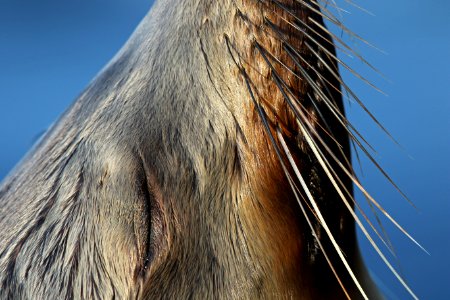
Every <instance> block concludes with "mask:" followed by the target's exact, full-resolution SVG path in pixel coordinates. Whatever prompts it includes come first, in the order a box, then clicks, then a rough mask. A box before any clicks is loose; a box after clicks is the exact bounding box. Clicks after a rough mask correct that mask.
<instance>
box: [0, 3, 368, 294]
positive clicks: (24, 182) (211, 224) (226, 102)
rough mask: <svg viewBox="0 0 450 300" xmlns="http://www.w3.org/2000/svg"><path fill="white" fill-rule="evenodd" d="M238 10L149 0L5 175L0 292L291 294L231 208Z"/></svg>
mask: <svg viewBox="0 0 450 300" xmlns="http://www.w3.org/2000/svg"><path fill="white" fill-rule="evenodd" d="M235 5H236V4H235V2H234V1H232V0H223V1H206V0H164V1H162V0H160V1H157V3H156V4H155V5H154V7H153V9H152V10H151V12H150V13H149V14H148V15H147V16H146V18H145V19H144V20H143V22H142V23H141V24H140V26H139V27H138V29H137V30H136V32H135V33H134V34H133V36H132V37H131V38H130V40H129V41H128V42H127V44H126V45H125V46H124V48H123V49H122V50H121V51H120V53H119V54H118V55H117V56H116V57H115V58H114V59H113V60H112V61H111V63H110V64H109V65H108V66H107V67H106V68H105V69H104V70H103V71H102V72H101V73H100V74H99V75H98V76H97V78H95V79H94V80H93V82H92V83H91V84H90V85H89V86H88V88H87V89H86V90H85V91H84V92H83V93H82V95H81V96H80V97H79V98H78V99H77V100H76V101H75V102H74V104H73V105H72V106H71V107H70V108H69V109H68V110H67V111H66V112H65V113H64V115H63V116H62V117H61V119H60V120H59V121H58V122H57V123H56V124H55V125H54V126H53V127H52V128H51V129H50V130H49V131H48V132H47V133H46V134H45V136H44V137H43V138H42V140H41V141H40V142H39V143H38V144H37V145H36V146H35V147H34V149H33V150H32V151H30V153H29V154H28V155H27V156H26V158H24V160H23V161H22V162H21V163H20V164H19V165H18V166H17V167H16V168H15V170H14V171H12V172H11V173H10V175H9V176H8V177H7V178H6V179H5V180H4V181H3V183H2V184H1V186H0V201H1V202H0V203H1V205H0V228H1V230H0V298H1V299H73V298H75V299H90V298H92V299H110V298H118V299H128V298H136V299H138V298H149V299H156V298H167V299H185V298H196V299H213V298H234V299H243V298H294V297H295V298H296V297H298V294H295V293H293V294H290V291H279V290H273V291H271V290H269V289H268V288H267V286H270V284H268V282H271V281H272V280H273V279H272V278H271V270H270V269H268V268H267V266H266V265H264V264H262V263H260V262H259V261H258V260H257V259H256V258H255V257H254V255H255V254H254V252H253V250H251V249H249V247H251V242H249V240H248V239H247V235H249V234H250V235H252V234H254V233H249V232H246V231H245V230H243V228H242V224H241V219H240V218H242V216H241V215H240V214H239V212H238V210H239V206H240V201H241V200H242V199H241V198H242V196H243V194H245V192H246V191H245V189H243V186H244V185H245V184H244V183H242V182H243V181H245V176H249V175H248V174H243V173H242V169H241V168H240V164H241V162H240V160H241V159H242V157H241V153H240V151H241V149H239V145H238V142H237V141H238V140H242V139H245V137H244V136H242V132H241V122H242V120H243V118H244V117H245V116H243V115H242V114H241V109H240V105H238V104H239V101H246V102H249V103H250V102H251V99H250V98H249V94H248V90H247V88H246V86H245V84H244V83H243V82H242V81H241V80H239V79H238V78H236V76H235V75H233V71H234V69H235V62H234V61H233V58H232V56H230V55H229V49H227V47H226V46H225V41H224V34H229V33H228V32H226V31H227V30H228V28H230V26H229V23H230V22H231V20H232V19H233V16H234V14H235V11H236V6H235ZM205 18H207V19H209V20H212V22H206V23H205ZM344 143H345V141H344ZM161 195H162V196H161ZM161 197H163V198H164V199H162V200H161ZM158 201H164V202H165V203H166V204H167V203H169V204H170V205H167V207H168V208H167V207H165V208H164V209H166V211H161V210H162V208H161V207H159V206H158V205H159V204H158V203H160V202H158ZM168 211H169V215H170V216H171V218H170V219H164V218H165V217H166V214H167V213H168ZM255 230H256V229H255ZM348 230H350V231H352V230H354V229H353V226H350V227H349V229H348ZM305 234H306V235H309V232H307V231H306V233H305ZM311 239H312V238H311ZM267 243H270V241H267ZM261 246H262V248H264V246H265V245H264V243H263V244H262V245H261ZM267 246H270V245H267ZM356 253H357V250H356ZM354 257H355V261H356V262H355V265H357V266H360V267H359V268H361V269H360V270H359V271H358V272H357V273H358V274H360V276H361V277H366V276H367V274H365V271H364V270H363V266H362V263H361V262H360V261H359V254H355V256H354ZM302 276H306V277H307V276H309V275H308V274H305V275H301V274H299V277H302ZM365 280H367V282H369V280H368V278H366V279H365ZM367 286H370V283H367ZM312 289H313V290H315V292H314V293H317V290H320V287H319V288H317V287H313V288H312ZM325 289H326V288H325ZM333 289H335V287H333ZM314 293H313V292H311V291H309V290H308V289H307V288H305V290H304V295H303V296H302V297H304V298H309V297H311V295H313V294H314ZM354 293H356V292H352V294H354ZM373 293H375V292H373Z"/></svg>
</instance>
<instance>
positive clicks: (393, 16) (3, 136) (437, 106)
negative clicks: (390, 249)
mask: <svg viewBox="0 0 450 300" xmlns="http://www.w3.org/2000/svg"><path fill="white" fill-rule="evenodd" d="M338 2H339V3H342V2H343V1H338ZM151 4H152V1H151V0H78V1H56V0H41V1H35V0H33V1H32V0H22V1H17V0H1V1H0V179H1V178H3V177H4V176H5V175H6V174H7V172H8V171H9V170H10V169H11V168H12V167H13V166H14V165H15V164H16V163H17V162H18V160H19V159H20V158H21V157H22V156H23V155H24V154H25V152H26V151H27V149H29V148H30V147H31V145H32V144H33V142H34V141H35V140H36V139H37V137H39V135H40V134H41V133H42V132H43V131H44V130H45V129H46V128H48V126H49V125H50V124H51V123H52V122H53V121H54V120H55V119H56V118H57V117H58V116H59V115H60V114H61V113H62V111H63V110H64V109H65V108H66V107H67V106H68V105H69V104H70V103H71V102H72V100H73V99H75V98H76V96H77V95H78V94H79V93H80V92H81V91H82V90H83V88H84V87H85V86H86V85H87V84H88V82H89V81H90V80H91V79H92V78H93V77H94V76H95V74H96V73H97V72H98V71H99V70H100V69H101V68H102V67H103V66H104V65H105V64H106V63H107V62H108V60H109V59H110V58H111V57H112V56H113V55H114V54H115V53H116V52H117V50H118V49H119V48H120V47H121V45H122V44H123V43H124V42H125V41H126V39H127V38H128V36H129V35H130V34H131V32H132V31H133V29H134V28H135V26H136V25H137V24H138V22H139V21H140V20H141V18H142V17H143V16H144V15H145V14H146V12H147V10H148V9H149V7H150V6H151ZM358 4H360V5H361V6H363V7H365V8H367V9H369V10H371V11H372V12H373V13H374V14H375V15H376V16H375V17H374V16H370V15H367V14H364V13H362V12H360V11H358V10H356V9H351V10H352V14H351V15H347V14H344V21H345V23H346V25H348V27H350V28H352V29H353V30H354V31H356V32H358V33H360V34H361V35H363V36H364V37H365V38H366V39H367V40H369V41H371V42H373V43H374V44H376V45H377V46H378V47H380V48H382V49H383V50H384V51H385V52H386V53H387V54H383V53H381V52H379V51H376V50H374V49H372V48H369V47H365V46H364V45H363V44H362V43H358V45H355V47H357V48H358V49H359V50H360V52H361V53H364V55H365V57H367V58H368V59H369V60H370V61H371V62H372V63H373V64H374V65H376V66H377V67H378V68H379V69H380V70H381V71H382V73H383V74H385V75H386V77H387V78H388V79H389V80H385V79H383V78H381V77H380V76H377V75H376V74H374V73H373V72H368V71H367V68H364V66H362V65H361V64H358V63H357V62H354V63H352V65H353V66H355V68H356V69H358V70H361V71H362V72H363V73H364V74H367V76H368V77H369V78H370V79H371V80H372V81H373V82H374V83H376V84H377V85H378V86H380V87H381V88H382V89H383V90H384V91H385V92H386V93H387V94H388V95H389V96H388V97H385V96H383V95H381V94H379V93H377V92H375V91H374V90H372V89H370V88H368V87H367V86H365V85H364V84H363V83H361V81H358V80H355V79H354V78H352V76H350V75H349V74H344V76H345V78H347V80H348V82H350V85H352V86H353V87H354V89H355V90H356V91H357V93H358V94H359V95H360V96H361V98H363V99H364V101H365V103H366V104H367V106H368V107H369V108H370V109H371V110H372V111H373V112H374V113H375V114H376V115H377V116H378V117H379V119H380V120H381V121H382V123H383V124H384V125H386V127H387V128H388V129H389V130H390V132H391V133H392V134H393V135H394V136H395V137H396V138H397V139H398V140H399V142H400V143H401V145H402V147H403V148H400V147H398V146H396V145H395V144H394V143H392V142H391V141H390V140H389V139H388V138H387V137H386V136H385V135H384V134H383V133H382V132H381V131H380V130H379V129H377V128H376V126H374V125H373V122H371V121H370V120H369V119H368V118H367V117H366V116H364V114H363V113H362V112H361V110H360V109H358V108H357V106H356V105H354V104H353V105H351V107H350V108H349V110H348V114H349V118H351V119H352V120H353V121H354V123H355V125H357V126H358V128H362V131H363V132H364V134H365V135H366V136H367V137H368V139H369V140H370V141H371V142H372V144H373V145H375V147H376V148H377V150H378V154H377V156H376V157H377V159H378V160H379V161H380V162H381V164H382V165H383V166H384V167H385V168H386V169H387V170H388V171H389V173H390V174H391V175H392V177H393V178H394V179H395V181H396V182H397V183H398V185H399V186H400V187H401V188H402V189H403V190H404V191H405V192H406V193H407V194H408V196H409V197H410V198H411V200H412V201H414V203H415V204H416V206H417V207H418V210H415V209H413V208H412V207H411V206H410V205H409V204H407V202H406V201H404V200H402V198H401V197H400V196H399V195H398V194H397V193H396V192H395V191H394V190H393V188H392V187H391V186H390V185H389V184H388V183H387V182H386V180H383V178H382V176H380V175H379V174H378V173H377V172H375V171H374V169H373V168H372V167H371V166H370V164H369V163H367V162H366V160H363V170H364V174H363V179H362V180H363V182H364V183H365V184H366V186H367V187H368V189H369V190H370V191H371V192H372V193H373V194H374V196H375V197H376V198H377V199H378V200H380V202H382V203H383V205H384V206H385V207H386V208H387V209H388V210H389V211H390V212H392V214H393V215H394V216H395V217H396V218H397V220H398V221H399V222H400V223H401V224H403V225H404V227H406V228H407V229H408V231H409V232H410V233H411V234H413V235H414V237H416V238H417V239H418V240H419V241H420V242H421V243H422V244H423V245H424V246H425V247H426V248H427V250H428V251H429V252H430V253H431V256H428V255H426V254H424V253H423V252H421V251H420V250H419V249H418V248H417V247H415V246H414V245H413V244H412V243H410V242H409V241H407V239H406V238H404V237H403V236H402V235H401V234H399V233H398V232H397V231H395V230H394V229H393V228H392V226H389V225H386V228H387V230H388V231H389V234H390V236H391V238H392V239H393V240H394V241H395V246H396V250H397V252H398V256H399V258H400V268H401V270H402V272H403V274H405V276H406V278H407V280H408V282H409V283H410V285H411V286H412V287H413V289H414V290H415V291H416V292H417V294H418V295H419V296H420V297H421V298H423V299H450V258H449V257H450V159H449V155H450V118H449V116H450V75H449V69H450V19H449V18H450V2H449V1H448V0H429V1H423V0H421V1H419V0H397V1H391V0H378V1H367V0H360V1H359V2H358ZM345 7H346V8H348V7H349V6H348V5H347V6H345ZM403 149H404V150H403ZM411 157H412V158H411ZM359 198H360V199H362V197H359ZM361 240H362V241H361V243H362V247H363V250H364V253H365V257H366V260H367V262H368V265H369V267H370V269H371V271H372V272H373V273H374V274H375V275H376V277H378V278H382V279H380V282H379V283H380V284H382V285H385V286H387V287H388V290H389V291H388V293H392V294H389V296H388V298H389V299H392V298H394V296H393V295H396V297H397V298H398V299H408V297H407V294H406V293H405V292H404V290H403V289H402V288H401V287H400V285H399V284H398V283H397V282H395V279H394V278H393V277H392V275H389V272H388V271H387V270H386V268H385V267H383V264H382V262H381V261H380V260H379V259H376V258H375V257H376V255H375V254H374V253H373V251H371V250H370V247H369V246H368V245H367V243H365V242H364V241H363V240H364V239H361Z"/></svg>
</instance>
